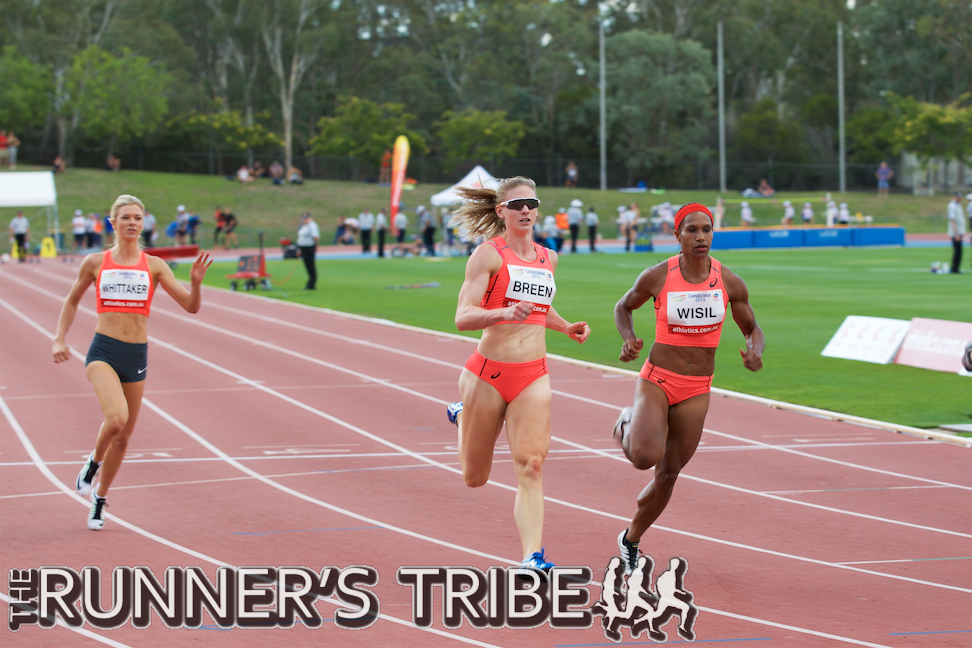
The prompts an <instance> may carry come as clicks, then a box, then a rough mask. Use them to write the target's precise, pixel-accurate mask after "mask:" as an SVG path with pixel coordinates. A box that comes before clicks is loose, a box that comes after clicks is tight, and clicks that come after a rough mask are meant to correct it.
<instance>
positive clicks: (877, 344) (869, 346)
mask: <svg viewBox="0 0 972 648" xmlns="http://www.w3.org/2000/svg"><path fill="white" fill-rule="evenodd" d="M910 327H911V322H910V321H908V320H896V319H887V318H884V317H863V316H861V315H848V316H847V318H846V319H845V320H844V323H843V324H841V325H840V328H839V329H837V332H836V333H834V337H832V338H831V339H830V342H828V343H827V346H826V347H824V350H823V351H822V352H821V353H820V355H823V356H827V357H828V358H843V359H845V360H860V361H862V362H873V363H876V364H888V363H889V362H891V361H892V360H894V357H895V355H897V353H898V349H899V348H900V347H901V343H902V342H903V341H904V339H905V336H906V335H907V334H908V329H909V328H910Z"/></svg>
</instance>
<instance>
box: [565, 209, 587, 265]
mask: <svg viewBox="0 0 972 648" xmlns="http://www.w3.org/2000/svg"><path fill="white" fill-rule="evenodd" d="M583 206H584V203H582V202H581V201H579V200H577V199H576V198H574V199H573V200H571V201H570V207H569V208H568V209H567V227H568V228H570V252H571V254H577V235H578V234H579V233H580V224H581V221H582V220H584V211H583V210H582V209H581V208H582V207H583Z"/></svg>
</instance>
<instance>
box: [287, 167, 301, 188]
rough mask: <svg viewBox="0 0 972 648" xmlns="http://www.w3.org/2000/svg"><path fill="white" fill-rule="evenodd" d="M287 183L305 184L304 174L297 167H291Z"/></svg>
mask: <svg viewBox="0 0 972 648" xmlns="http://www.w3.org/2000/svg"><path fill="white" fill-rule="evenodd" d="M287 182H289V183H290V184H296V185H299V184H304V174H303V173H301V171H300V169H298V168H297V167H295V166H291V167H290V168H289V169H287Z"/></svg>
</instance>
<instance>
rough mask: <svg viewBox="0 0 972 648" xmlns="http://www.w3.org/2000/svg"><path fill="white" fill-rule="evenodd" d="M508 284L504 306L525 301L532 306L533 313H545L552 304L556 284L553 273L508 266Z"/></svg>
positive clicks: (531, 268)
mask: <svg viewBox="0 0 972 648" xmlns="http://www.w3.org/2000/svg"><path fill="white" fill-rule="evenodd" d="M506 268H507V269H508V270H509V273H510V283H509V285H508V286H507V287H506V305H507V306H513V305H514V304H516V303H518V302H521V301H525V302H530V303H531V304H534V307H533V311H534V312H535V313H546V312H547V310H548V309H549V307H550V304H552V303H553V298H554V294H555V293H556V292H557V284H556V283H554V276H553V272H551V271H550V270H547V269H545V268H533V267H529V266H518V265H511V264H508V265H507V266H506Z"/></svg>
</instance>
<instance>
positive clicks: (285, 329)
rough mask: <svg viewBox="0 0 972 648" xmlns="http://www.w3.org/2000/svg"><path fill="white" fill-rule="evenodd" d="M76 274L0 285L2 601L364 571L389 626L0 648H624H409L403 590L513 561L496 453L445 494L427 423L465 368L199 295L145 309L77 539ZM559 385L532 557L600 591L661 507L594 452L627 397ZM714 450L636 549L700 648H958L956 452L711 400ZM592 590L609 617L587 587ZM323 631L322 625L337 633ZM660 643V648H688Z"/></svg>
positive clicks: (560, 636) (603, 385) (94, 633)
mask: <svg viewBox="0 0 972 648" xmlns="http://www.w3.org/2000/svg"><path fill="white" fill-rule="evenodd" d="M75 271H76V270H75V269H74V268H72V267H70V266H66V265H63V264H59V263H45V264H41V265H27V266H22V265H8V266H5V267H4V268H3V269H2V270H0V332H2V333H0V336H2V338H0V339H2V346H0V367H2V378H0V403H2V405H3V410H4V412H3V414H4V415H3V416H2V417H0V453H2V454H0V464H2V469H3V473H2V478H0V488H2V491H0V507H2V508H0V513H2V518H0V573H3V574H7V573H8V571H9V570H10V569H13V568H17V569H23V568H30V567H39V566H55V565H64V566H69V567H72V568H74V569H77V570H80V569H81V568H82V567H84V566H89V565H95V566H99V567H100V568H101V570H102V574H103V578H104V580H107V578H106V577H107V575H108V574H110V572H111V569H112V568H113V567H115V566H118V565H127V566H136V565H146V566H149V567H150V568H151V569H152V571H153V572H154V573H155V574H156V575H159V576H161V574H162V572H163V570H164V569H165V567H166V566H170V565H182V566H186V565H196V566H199V567H202V568H203V569H205V571H206V572H207V573H208V574H209V575H210V577H212V576H213V574H214V573H215V569H216V565H218V564H228V565H234V566H243V565H268V566H284V565H304V566H307V567H310V568H312V569H314V570H320V569H321V568H322V567H324V566H328V565H332V566H337V567H341V568H343V567H346V566H349V565H370V566H372V567H374V568H376V569H377V570H378V573H379V574H380V581H379V583H378V585H377V586H375V587H374V588H373V591H374V592H375V594H376V595H377V596H378V598H379V600H380V603H381V615H382V616H381V618H380V619H379V620H378V621H377V622H375V623H374V625H372V626H371V627H369V628H366V629H364V630H359V631H351V630H345V629H342V628H339V627H336V626H335V624H334V623H332V622H326V623H324V625H323V626H322V627H321V628H320V629H316V630H311V629H308V628H304V627H301V626H297V627H295V628H293V629H290V630H280V629H267V628H245V629H240V628H235V629H217V628H216V627H215V626H208V627H207V626H204V627H203V628H200V629H186V628H180V629H168V628H166V627H165V626H164V625H163V624H162V623H161V622H160V621H159V620H158V618H154V619H153V623H152V625H151V627H149V628H147V629H135V628H133V627H132V626H131V625H130V624H128V625H125V626H123V627H121V628H119V629H117V630H113V631H107V632H106V631H99V630H94V629H91V628H88V627H87V626H86V630H87V634H79V633H77V632H75V631H72V630H69V629H67V628H63V627H58V628H54V629H50V630H45V629H41V628H38V627H35V626H26V627H23V628H21V629H20V631H19V632H17V633H16V634H13V633H11V632H10V631H9V630H8V629H6V628H4V630H3V633H4V634H3V635H2V638H3V643H4V644H5V645H20V646H50V645H72V646H74V645H77V646H95V645H104V643H105V642H109V643H110V644H111V645H127V646H139V647H141V646H177V645H190V644H195V643H200V642H205V644H206V645H213V646H278V645H279V646H294V645H306V644H310V643H314V644H315V645H341V646H344V645H349V646H359V645H360V646H382V645H389V646H413V645H422V646H460V645H464V644H469V643H472V644H473V645H493V646H551V647H554V646H556V647H574V646H599V645H613V644H612V643H611V642H610V641H608V640H607V639H605V637H604V633H603V631H602V629H601V627H600V625H599V618H595V625H594V626H593V627H591V628H589V629H572V630H567V629H552V628H550V627H549V626H546V625H545V626H542V627H540V628H537V629H532V630H522V629H509V628H506V629H498V630H497V629H492V630H477V629H474V628H471V627H470V626H469V624H468V623H466V624H464V625H463V626H462V627H461V628H459V629H457V630H449V629H445V628H443V626H442V624H441V622H440V621H441V612H440V611H437V612H436V614H435V623H434V624H433V631H432V632H429V631H426V630H421V629H417V628H414V627H413V626H412V624H411V615H412V612H413V610H412V601H411V591H410V589H408V588H406V587H404V586H402V585H399V584H398V583H397V582H396V579H395V575H396V570H397V569H398V568H399V567H402V566H424V565H429V566H453V565H464V566H472V567H477V568H479V569H482V570H485V569H487V568H488V567H490V566H493V565H512V564H515V563H517V562H519V559H520V556H519V555H518V554H519V540H518V537H517V534H516V530H515V526H514V524H513V520H512V504H513V489H514V487H515V479H514V476H513V471H512V467H511V465H510V463H509V455H508V453H507V452H506V451H505V439H502V438H501V439H500V441H499V445H498V452H497V460H496V464H495V468H494V470H493V474H492V481H491V482H490V483H489V484H488V485H486V486H484V487H482V488H480V489H475V490H474V489H469V488H467V487H466V486H465V485H464V484H463V482H462V479H461V477H460V476H459V474H458V470H457V463H456V456H455V429H454V428H453V427H452V426H451V425H449V424H448V422H447V421H446V419H445V414H444V411H443V410H444V405H445V403H447V402H449V401H451V400H453V399H455V398H456V397H457V394H458V390H457V387H456V382H457V379H458V375H459V370H460V367H461V366H462V364H463V363H464V362H465V360H466V358H467V357H468V355H469V353H470V352H471V350H472V348H473V347H472V342H471V341H469V340H462V339H456V337H450V336H445V335H439V334H431V333H429V332H422V331H417V330H412V329H408V328H406V327H399V326H395V325H391V324H390V323H381V322H374V321H370V320H363V319H361V318H354V317H350V316H342V315H340V314H334V313H328V312H324V311H320V310H314V309H309V308H304V307H298V306H292V305H288V304H284V303H281V302H276V301H268V300H266V299H264V298H261V297H256V296H252V295H246V294H239V293H228V292H221V291H216V290H210V289H206V293H205V296H204V304H203V308H202V310H201V312H200V313H199V314H198V315H195V316H188V315H186V314H185V313H184V312H182V311H181V309H178V307H177V306H176V305H175V304H174V303H173V302H172V301H171V300H170V299H169V298H168V297H167V296H165V295H164V294H163V295H160V297H159V298H158V299H157V300H156V303H155V305H154V307H153V313H152V322H151V325H150V328H149V332H150V334H151V339H150V356H149V357H150V365H149V377H148V383H147V388H146V392H145V403H144V405H143V407H142V412H141V415H140V417H139V423H138V427H137V428H136V432H135V434H134V436H133V437H132V441H131V444H130V447H129V454H128V457H127V459H126V462H125V464H124V466H123V468H122V471H121V472H120V473H119V476H118V478H117V479H116V482H115V485H114V486H113V488H112V490H111V493H110V495H109V498H108V501H109V505H110V506H109V509H108V513H109V516H108V520H107V523H106V525H105V528H104V530H102V531H100V532H97V533H95V532H91V531H89V530H88V529H87V527H86V524H85V517H86V515H87V505H86V504H84V503H83V502H82V501H81V500H80V498H78V497H77V496H72V495H71V492H72V489H73V483H74V478H75V476H76V474H77V471H78V469H79V466H80V464H81V462H82V461H83V459H84V457H85V456H86V454H87V452H89V451H90V448H91V445H92V443H93V440H94V436H95V433H96V430H97V428H98V425H99V424H100V422H101V418H100V410H99V408H98V405H97V401H96V399H95V398H94V396H93V393H92V390H91V387H90V385H89V384H88V383H87V381H86V380H85V378H84V374H83V369H82V362H81V361H79V360H78V359H72V360H71V361H69V362H67V363H65V364H63V365H54V364H53V362H52V361H51V359H50V357H51V356H50V348H51V338H52V335H53V332H54V328H55V326H56V322H57V317H58V313H59V310H60V306H61V300H62V299H63V297H64V295H65V294H66V293H67V291H68V289H69V287H70V285H71V282H72V281H73V279H74V275H73V272H75ZM93 303H94V298H93V297H92V296H91V294H90V291H89V295H88V296H87V299H86V302H85V305H86V308H84V309H82V310H80V311H79V312H78V315H77V318H76V320H75V322H74V325H73V327H72V330H71V333H70V334H69V336H68V343H69V344H70V345H71V346H72V347H73V348H74V349H75V350H76V351H77V352H79V353H80V354H81V355H82V356H83V354H84V353H85V352H86V351H87V346H88V343H89V342H90V338H91V335H92V332H93V329H94V322H95V316H94V313H93ZM550 368H551V382H552V385H553V388H554V390H555V394H554V400H553V431H554V441H553V443H552V446H551V452H550V455H549V458H548V461H547V463H546V468H545V470H544V478H545V479H544V481H545V484H544V486H545V492H546V494H547V498H548V499H547V506H546V527H545V531H544V538H545V544H546V546H547V549H548V555H549V556H550V557H551V558H552V559H553V560H554V561H555V562H556V563H558V564H560V565H587V566H590V567H591V568H592V569H593V570H594V579H595V581H600V579H601V577H602V576H603V573H604V568H605V566H606V565H607V563H608V560H609V559H610V558H611V556H613V555H614V554H615V553H616V545H615V541H616V537H617V535H618V533H619V531H620V530H621V529H622V528H624V526H625V523H626V521H627V519H628V517H629V516H630V514H631V513H632V511H633V506H634V499H635V497H636V495H637V494H638V492H640V490H641V489H642V488H643V487H644V486H645V484H646V483H647V482H648V481H649V479H650V474H648V473H640V472H639V471H637V470H635V469H634V468H632V467H631V466H630V465H629V464H627V462H625V461H624V459H623V457H621V456H620V453H619V451H618V450H617V449H616V448H615V447H614V445H613V443H612V441H611V438H610V430H611V426H612V424H613V422H614V420H615V418H616V416H617V412H618V410H619V409H620V407H622V406H623V405H625V404H626V403H628V401H629V400H630V398H631V395H632V393H633V378H630V377H628V376H619V375H618V374H617V373H616V372H612V371H609V370H607V369H605V370H598V369H596V368H588V367H581V366H576V365H572V364H567V363H561V362H556V361H553V362H551V363H550ZM707 426H708V427H707V431H706V433H705V435H704V436H703V443H702V445H701V447H700V449H699V452H698V453H697V454H696V456H695V458H694V459H693V460H692V462H691V463H690V464H689V466H688V468H687V470H686V471H685V472H684V473H683V475H682V478H681V479H680V480H679V485H678V487H677V488H676V492H675V495H674V497H673V499H672V502H671V504H670V505H669V507H668V509H667V510H666V512H665V514H664V515H663V516H662V517H661V519H660V520H659V524H658V525H656V526H655V527H654V528H653V529H652V530H651V531H649V533H648V534H647V535H646V536H645V539H644V542H643V543H642V549H643V550H644V551H645V552H646V553H648V554H649V555H651V556H652V557H653V558H654V560H655V562H656V565H657V566H656V572H655V575H656V576H657V574H658V573H659V571H660V569H661V568H663V567H664V565H665V563H667V561H668V559H669V558H670V557H673V556H682V557H684V558H685V559H686V560H687V562H688V565H689V570H688V574H687V576H686V578H685V586H686V588H687V589H689V590H691V591H692V592H694V595H695V603H696V604H697V605H698V606H699V608H700V614H699V617H698V619H697V621H696V625H695V629H696V633H697V643H708V642H717V643H718V644H719V645H730V646H749V645H753V646H758V647H760V648H763V647H770V646H847V645H865V646H908V647H915V648H926V647H928V648H930V647H936V648H937V647H941V646H969V645H970V643H972V620H970V614H969V610H970V609H972V606H970V603H972V570H970V566H972V559H970V557H972V547H970V545H972V543H970V538H972V520H970V513H969V512H970V504H972V471H970V470H969V466H970V463H969V450H968V449H967V448H962V447H959V446H956V445H951V444H947V443H942V442H937V441H929V440H919V439H916V438H913V437H908V436H903V435H898V434H894V433H891V432H887V431H883V430H878V429H873V428H866V427H861V426H856V425H851V424H847V423H841V422H835V421H831V420H825V419H820V418H816V417H811V416H807V415H803V414H797V413H793V412H788V411H782V410H777V409H771V408H767V407H762V406H759V405H754V404H751V403H745V402H741V401H738V400H733V399H730V398H725V397H713V399H712V405H711V408H710V412H709V416H708V419H707ZM28 448H30V450H28ZM32 453H33V455H32ZM45 471H47V472H45ZM52 480H53V481H52ZM589 590H590V591H591V600H592V601H593V600H596V599H597V598H599V596H600V591H599V584H598V583H595V584H592V585H591V586H590V587H589ZM2 591H3V592H4V593H5V594H6V593H7V592H8V589H7V588H6V587H4V588H3V590H2ZM103 592H104V593H105V596H106V597H108V596H110V589H108V586H107V583H106V582H103ZM106 602H108V599H107V598H106ZM435 604H436V606H438V604H439V597H438V594H436V598H435ZM317 607H318V609H319V610H320V611H321V613H322V614H323V616H324V618H325V619H331V618H333V612H334V610H335V609H336V607H337V606H336V605H335V604H333V603H328V602H323V601H322V602H318V603H317ZM674 626H675V623H674V622H673V623H670V624H669V625H668V626H667V627H666V630H668V631H669V641H679V640H678V639H677V637H676V635H675V632H674ZM623 632H624V633H625V634H624V637H625V642H626V643H632V642H633V641H632V639H631V638H630V637H629V636H628V634H627V631H626V630H624V631H623ZM634 642H635V643H642V644H645V643H651V642H650V640H649V639H648V638H647V636H646V635H641V637H640V638H639V639H638V640H635V641H634Z"/></svg>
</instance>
